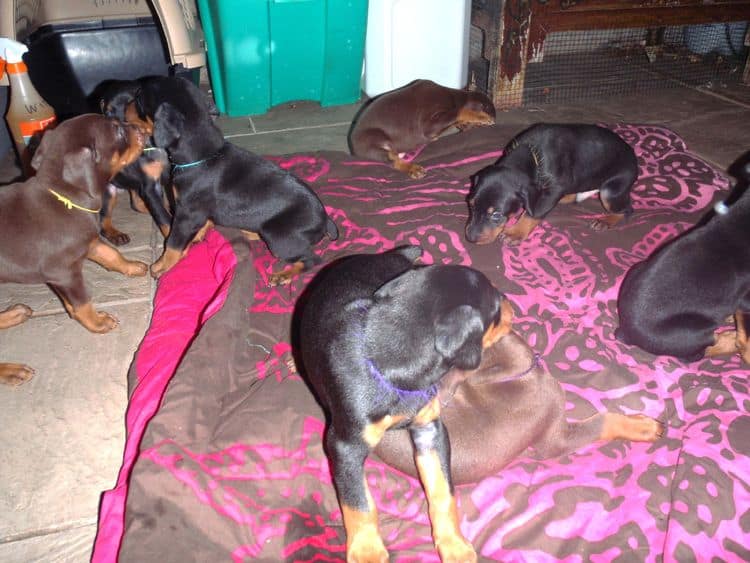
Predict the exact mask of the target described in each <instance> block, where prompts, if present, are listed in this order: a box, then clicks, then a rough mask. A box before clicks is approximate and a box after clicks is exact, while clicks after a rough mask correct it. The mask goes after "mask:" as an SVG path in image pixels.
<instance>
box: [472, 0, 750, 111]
mask: <svg viewBox="0 0 750 563" xmlns="http://www.w3.org/2000/svg"><path fill="white" fill-rule="evenodd" d="M546 7H547V6H545V8H546ZM532 8H533V5H532ZM746 16H747V17H749V18H750V12H748V13H747V14H746ZM504 17H505V18H506V20H507V18H508V15H507V12H506V14H505V15H504ZM486 21H487V20H486V19H485V22H486ZM528 21H531V17H528V18H527V19H526V20H523V19H520V24H519V23H518V21H511V22H510V23H509V22H508V21H504V22H503V23H502V24H500V25H499V26H498V28H499V29H498V30H496V31H495V32H492V30H491V29H489V26H487V25H485V26H484V28H483V27H482V26H481V23H482V22H481V20H480V22H479V23H480V25H473V26H472V29H471V34H470V51H469V53H470V64H469V76H470V83H471V87H473V88H475V89H477V90H481V91H484V92H487V93H488V94H489V95H490V96H491V97H493V99H494V101H495V104H496V105H497V106H499V107H512V106H519V105H529V104H543V103H560V102H566V101H572V100H579V99H586V98H602V97H608V96H613V95H620V94H635V93H640V92H648V91H653V90H655V89H659V88H670V87H675V86H689V87H699V88H706V89H712V90H715V91H718V92H725V91H727V89H730V90H731V87H732V86H738V85H740V84H743V83H745V84H746V83H747V82H748V80H749V79H750V77H749V76H748V69H747V67H748V62H747V61H748V51H749V49H748V46H747V43H748V41H747V38H748V35H750V34H748V22H747V21H722V22H707V23H689V24H685V25H653V26H652V25H639V26H630V27H629V26H621V27H618V22H612V23H611V25H610V26H609V27H608V26H607V25H608V23H607V22H606V20H600V21H597V22H596V28H594V29H565V30H560V31H556V30H551V31H548V30H546V29H545V30H543V31H542V32H541V33H538V34H537V35H536V36H535V35H534V32H533V30H532V31H528V29H529V28H530V27H531V26H530V25H528V23H527V22H528ZM512 24H517V25H516V27H517V29H516V30H513V29H512ZM584 25H585V24H584ZM508 28H511V29H510V32H509V30H508ZM488 42H489V44H488ZM513 48H515V50H516V53H518V55H517V56H516V58H515V59H513V57H512V55H513ZM749 95H750V94H749ZM746 97H747V96H746Z"/></svg>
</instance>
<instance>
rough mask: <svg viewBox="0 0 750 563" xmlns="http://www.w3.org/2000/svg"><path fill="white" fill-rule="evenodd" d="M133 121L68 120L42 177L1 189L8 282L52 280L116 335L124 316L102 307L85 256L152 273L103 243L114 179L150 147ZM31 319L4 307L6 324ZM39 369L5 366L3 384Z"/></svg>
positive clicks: (39, 155)
mask: <svg viewBox="0 0 750 563" xmlns="http://www.w3.org/2000/svg"><path fill="white" fill-rule="evenodd" d="M143 142H144V139H143V135H142V133H141V132H140V131H139V130H138V129H136V128H135V127H133V126H130V125H127V124H124V123H122V122H120V121H117V120H114V119H110V118H106V117H103V116H100V115H94V114H86V115H81V116H78V117H75V118H73V119H70V120H67V121H64V122H63V123H61V124H60V125H58V126H57V127H56V128H55V129H53V130H51V131H48V132H47V133H45V134H44V137H43V138H42V141H41V144H40V145H39V148H38V149H37V150H36V152H35V153H34V157H33V159H32V161H31V165H32V167H33V168H34V169H35V170H36V175H35V176H34V177H32V178H30V179H29V180H27V181H25V182H19V183H16V184H10V185H8V186H4V187H3V188H2V189H0V282H12V283H45V284H47V285H49V287H50V288H51V289H52V290H53V291H54V292H55V293H56V294H57V295H58V297H60V299H61V300H62V302H63V305H64V306H65V309H66V310H67V311H68V314H69V315H70V316H71V317H72V318H74V319H75V320H77V321H78V322H80V323H81V324H82V325H83V326H84V327H86V328H87V329H88V330H90V331H91V332H99V333H103V332H108V331H110V330H112V329H113V328H114V327H115V326H117V322H118V321H117V319H116V318H115V317H113V316H112V315H109V314H107V313H101V312H97V311H96V310H95V309H94V306H93V305H92V303H91V299H90V298H89V295H88V293H87V291H86V286H85V285H84V282H83V271H82V266H83V260H84V259H85V258H88V259H89V260H93V261H94V262H96V263H97V264H100V265H101V266H103V267H105V268H106V269H108V270H115V271H117V272H120V273H123V274H125V275H128V276H144V275H146V272H147V271H148V267H147V265H146V264H144V263H143V262H136V261H131V260H126V259H125V258H124V257H123V256H122V255H121V254H120V253H119V252H118V251H117V250H116V249H114V248H112V247H111V246H108V245H107V244H105V243H103V242H102V241H101V240H99V209H100V207H101V205H102V192H103V190H104V189H105V187H106V185H107V183H108V182H109V180H110V179H111V178H112V177H113V176H114V175H115V174H117V173H118V172H119V171H120V170H122V169H123V168H124V167H125V166H127V165H128V164H130V163H131V162H133V161H134V160H135V159H136V158H138V155H140V154H141V151H142V149H143ZM29 316H31V309H29V308H28V307H25V306H23V305H14V306H13V307H10V308H9V309H7V310H5V311H2V312H0V328H5V327H9V326H14V325H17V324H20V323H22V322H24V321H25V320H26V319H27V318H29ZM32 374H33V371H32V370H31V369H30V368H28V367H26V366H22V365H19V364H0V381H1V382H3V383H8V384H11V385H13V384H15V385H18V384H20V383H23V382H24V381H26V380H28V379H29V378H30V377H31V376H32Z"/></svg>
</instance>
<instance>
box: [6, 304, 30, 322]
mask: <svg viewBox="0 0 750 563" xmlns="http://www.w3.org/2000/svg"><path fill="white" fill-rule="evenodd" d="M32 313H33V311H32V310H31V308H29V307H27V306H26V305H24V304H22V303H16V304H15V305H11V306H10V307H8V308H7V309H5V311H0V328H9V327H12V326H16V325H20V324H21V323H23V322H25V321H26V320H28V319H29V317H31V315H32Z"/></svg>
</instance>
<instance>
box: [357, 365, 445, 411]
mask: <svg viewBox="0 0 750 563" xmlns="http://www.w3.org/2000/svg"><path fill="white" fill-rule="evenodd" d="M365 362H366V363H367V367H368V368H369V369H370V375H372V377H373V379H375V381H377V382H378V385H379V386H380V388H381V389H382V390H383V391H387V392H388V393H393V394H395V395H396V396H397V397H398V399H399V401H401V402H404V403H408V404H409V406H421V405H423V404H426V403H428V402H429V401H430V400H431V399H433V398H434V397H435V395H437V384H434V383H433V384H432V385H430V386H429V387H428V388H427V389H415V390H411V389H401V388H400V387H396V386H395V385H394V384H393V383H391V382H390V381H388V380H387V379H386V378H385V376H384V375H383V374H382V373H381V371H380V370H379V369H378V366H376V365H375V362H373V361H372V360H371V359H370V358H366V359H365Z"/></svg>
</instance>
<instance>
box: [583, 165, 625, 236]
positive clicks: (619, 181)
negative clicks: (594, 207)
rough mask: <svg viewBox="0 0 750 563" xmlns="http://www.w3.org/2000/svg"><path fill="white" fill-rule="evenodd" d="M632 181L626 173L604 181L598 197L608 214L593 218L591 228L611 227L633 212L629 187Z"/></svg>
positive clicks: (601, 229)
mask: <svg viewBox="0 0 750 563" xmlns="http://www.w3.org/2000/svg"><path fill="white" fill-rule="evenodd" d="M633 181H634V180H633V179H632V178H630V176H629V175H628V176H627V177H626V176H616V177H614V178H611V179H610V180H608V181H607V182H605V184H604V185H603V186H602V187H601V189H600V190H599V199H600V201H601V202H602V207H604V210H605V211H606V212H607V213H608V215H605V216H603V217H599V218H597V219H594V220H593V221H592V222H591V225H590V226H591V228H592V229H594V230H595V231H604V230H607V229H611V228H612V227H614V226H615V225H617V224H618V223H620V222H622V221H623V220H624V219H627V218H628V217H629V216H630V215H631V214H632V213H633V206H632V204H631V202H630V188H631V186H632V185H633Z"/></svg>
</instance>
